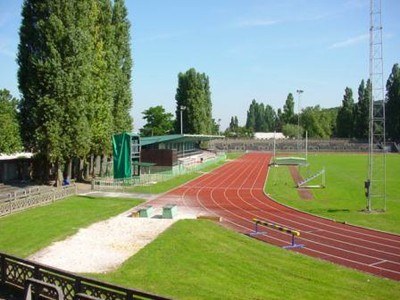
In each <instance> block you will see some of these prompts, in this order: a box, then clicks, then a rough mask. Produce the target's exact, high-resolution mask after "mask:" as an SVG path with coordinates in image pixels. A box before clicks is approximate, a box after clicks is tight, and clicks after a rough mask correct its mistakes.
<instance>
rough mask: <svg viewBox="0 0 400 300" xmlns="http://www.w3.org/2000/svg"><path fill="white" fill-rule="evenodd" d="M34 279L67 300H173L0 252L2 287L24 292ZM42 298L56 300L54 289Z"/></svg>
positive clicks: (0, 283)
mask: <svg viewBox="0 0 400 300" xmlns="http://www.w3.org/2000/svg"><path fill="white" fill-rule="evenodd" d="M32 278H33V279H36V280H39V281H41V282H44V283H48V284H49V285H53V286H57V287H59V288H60V290H61V292H62V294H63V297H64V299H66V300H73V299H74V298H75V299H76V298H77V297H78V298H79V299H84V298H86V299H88V297H85V296H84V295H87V296H89V298H90V299H118V300H133V299H159V300H164V299H169V298H166V297H163V296H159V295H156V294H151V293H147V292H144V291H140V290H136V289H130V288H124V287H121V286H118V285H114V284H109V283H106V282H102V281H99V280H94V279H90V278H87V277H83V276H78V275H75V274H73V273H69V272H66V271H63V270H59V269H56V268H52V267H48V266H45V265H42V264H38V263H34V262H31V261H28V260H25V259H21V258H18V257H15V256H12V255H8V254H5V253H1V252H0V287H1V286H7V287H9V288H11V289H13V290H19V291H23V290H24V288H25V287H26V284H27V283H29V280H30V279H32ZM43 293H44V294H43ZM46 293H47V294H46ZM41 295H43V296H45V297H46V298H47V299H56V298H54V297H55V295H54V293H53V292H52V291H51V290H50V289H48V290H46V289H44V290H43V291H42V294H41Z"/></svg>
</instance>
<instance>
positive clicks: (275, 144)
mask: <svg viewBox="0 0 400 300" xmlns="http://www.w3.org/2000/svg"><path fill="white" fill-rule="evenodd" d="M275 156H276V131H274V163H275V162H276V158H275Z"/></svg>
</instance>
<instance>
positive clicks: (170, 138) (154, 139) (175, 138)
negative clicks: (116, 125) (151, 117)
mask: <svg viewBox="0 0 400 300" xmlns="http://www.w3.org/2000/svg"><path fill="white" fill-rule="evenodd" d="M223 138H225V137H224V136H223V135H204V134H171V135H159V136H148V137H141V138H140V144H141V145H142V146H146V145H151V144H159V143H166V142H169V143H170V142H178V143H183V142H204V141H210V140H215V139H223Z"/></svg>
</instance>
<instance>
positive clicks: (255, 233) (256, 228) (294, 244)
mask: <svg viewBox="0 0 400 300" xmlns="http://www.w3.org/2000/svg"><path fill="white" fill-rule="evenodd" d="M253 221H254V231H252V232H250V235H252V236H254V235H259V234H266V232H262V231H259V230H258V224H260V225H263V226H265V227H270V228H273V229H276V230H279V231H282V232H286V233H289V234H291V235H292V241H291V245H289V246H283V247H282V248H284V249H292V248H303V247H304V245H303V244H296V241H295V236H297V237H299V236H300V232H299V231H297V230H293V229H290V228H286V227H283V226H280V225H277V224H274V223H270V222H267V221H261V220H258V219H253Z"/></svg>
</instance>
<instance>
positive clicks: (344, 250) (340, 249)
mask: <svg viewBox="0 0 400 300" xmlns="http://www.w3.org/2000/svg"><path fill="white" fill-rule="evenodd" d="M260 170H262V168H260ZM258 175H259V174H258ZM248 176H250V174H248ZM258 177H259V176H257V178H258ZM246 180H247V178H246V179H245V181H246ZM245 181H244V182H245ZM254 182H256V180H255V181H254ZM243 184H244V183H243ZM243 184H242V185H243ZM239 190H240V187H239V188H238V190H237V192H238V191H239ZM213 192H214V191H211V197H212V198H214V197H213ZM224 197H225V199H226V200H228V202H230V203H231V204H232V205H233V206H236V207H237V208H238V209H239V210H242V211H244V210H243V208H240V207H238V206H237V205H235V204H234V203H232V202H231V201H230V200H229V198H228V197H227V196H226V193H225V192H224ZM238 197H239V198H241V199H242V200H243V198H242V197H241V196H240V195H239V194H238ZM213 200H214V199H213ZM257 200H258V199H257ZM243 201H244V202H246V201H245V200H243ZM213 202H214V203H216V202H215V200H214V201H213ZM216 204H217V203H216ZM248 204H249V203H248ZM249 205H251V204H249ZM220 207H221V206H220ZM221 208H222V209H224V210H225V211H227V210H226V209H225V208H224V207H221ZM274 209H276V208H274ZM228 212H229V211H228ZM230 213H231V214H233V213H232V212H230ZM234 215H236V216H237V217H238V218H239V219H243V220H246V219H245V218H243V217H241V216H239V215H237V214H234ZM302 240H307V241H309V242H311V243H314V244H317V245H320V246H325V247H327V248H332V249H335V250H339V251H342V252H348V253H351V254H353V255H355V256H356V257H363V256H364V257H367V258H371V259H379V258H377V257H374V256H369V255H365V254H359V253H357V252H354V251H349V250H346V249H342V248H338V247H335V246H331V245H326V244H323V243H318V242H315V241H312V240H309V239H305V238H302ZM340 242H342V241H340ZM350 245H352V246H356V247H357V246H358V245H356V244H350ZM315 251H317V250H315ZM317 252H319V251H317ZM325 254H326V255H330V256H333V257H337V256H335V255H331V254H327V253H325ZM347 260H348V261H353V260H349V259H347ZM353 262H355V263H359V264H361V265H364V266H367V265H368V264H366V263H362V262H357V261H353ZM393 263H395V264H397V263H396V262H393ZM381 269H383V268H381ZM385 270H389V269H385ZM391 271H392V270H391ZM394 272H396V271H394Z"/></svg>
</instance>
